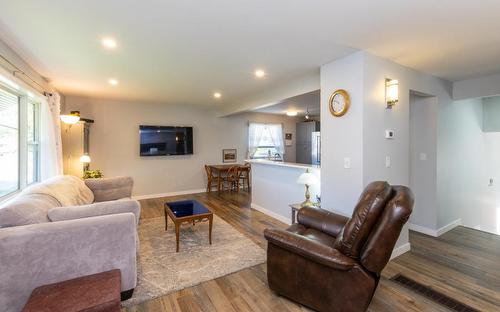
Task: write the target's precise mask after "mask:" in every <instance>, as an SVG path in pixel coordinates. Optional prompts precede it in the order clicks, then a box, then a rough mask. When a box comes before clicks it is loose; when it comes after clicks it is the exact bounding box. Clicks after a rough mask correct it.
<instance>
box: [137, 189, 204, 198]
mask: <svg viewBox="0 0 500 312" xmlns="http://www.w3.org/2000/svg"><path fill="white" fill-rule="evenodd" d="M206 191H207V190H206V189H195V190H186V191H177V192H170V193H161V194H148V195H137V196H132V198H133V199H136V200H141V199H150V198H159V197H169V196H178V195H187V194H196V193H205V192H206Z"/></svg>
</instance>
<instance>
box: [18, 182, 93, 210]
mask: <svg viewBox="0 0 500 312" xmlns="http://www.w3.org/2000/svg"><path fill="white" fill-rule="evenodd" d="M26 194H45V195H49V196H52V197H54V198H55V199H56V200H57V201H58V202H59V203H60V206H62V207H65V206H79V205H88V204H91V203H93V202H94V194H93V193H92V191H91V190H90V189H89V188H88V187H87V186H86V185H85V182H83V181H82V180H81V179H79V178H77V177H75V176H71V175H64V176H56V177H53V178H50V179H47V180H45V181H43V182H41V183H38V184H35V185H32V186H30V187H28V188H26V189H25V190H24V191H23V192H22V193H21V195H20V196H22V195H26Z"/></svg>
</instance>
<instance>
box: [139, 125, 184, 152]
mask: <svg viewBox="0 0 500 312" xmlns="http://www.w3.org/2000/svg"><path fill="white" fill-rule="evenodd" d="M139 133H140V140H141V146H140V150H141V151H140V153H141V156H169V155H190V154H193V127H165V126H139Z"/></svg>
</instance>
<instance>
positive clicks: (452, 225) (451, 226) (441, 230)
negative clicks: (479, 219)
mask: <svg viewBox="0 0 500 312" xmlns="http://www.w3.org/2000/svg"><path fill="white" fill-rule="evenodd" d="M459 225H462V219H456V220H455V221H453V222H450V223H449V224H447V225H445V226H443V227H441V228H439V229H438V230H437V236H441V235H443V234H444V233H446V232H448V231H450V230H453V229H454V228H456V227H457V226H459Z"/></svg>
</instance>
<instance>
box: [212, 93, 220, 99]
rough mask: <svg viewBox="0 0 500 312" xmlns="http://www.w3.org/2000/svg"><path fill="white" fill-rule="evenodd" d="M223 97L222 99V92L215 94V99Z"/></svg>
mask: <svg viewBox="0 0 500 312" xmlns="http://www.w3.org/2000/svg"><path fill="white" fill-rule="evenodd" d="M221 97H222V94H220V92H215V93H214V98H216V99H220V98H221Z"/></svg>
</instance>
